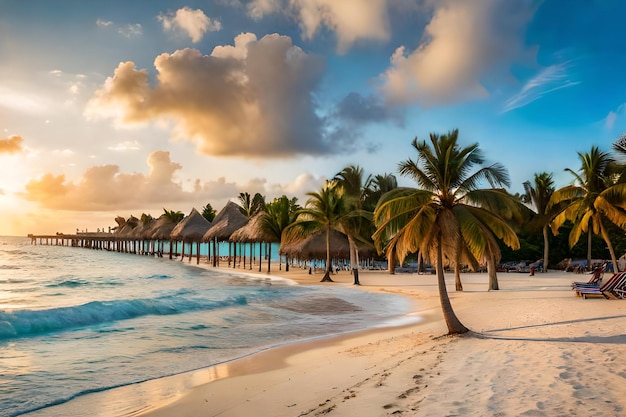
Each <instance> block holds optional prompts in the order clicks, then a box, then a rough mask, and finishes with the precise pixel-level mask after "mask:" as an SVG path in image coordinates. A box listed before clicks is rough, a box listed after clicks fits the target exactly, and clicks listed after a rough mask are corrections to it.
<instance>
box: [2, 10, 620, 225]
mask: <svg viewBox="0 0 626 417" xmlns="http://www.w3.org/2000/svg"><path fill="white" fill-rule="evenodd" d="M624 15H626V3H625V2H623V1H621V0H544V1H537V0H507V1H499V0H249V1H248V0H198V1H178V0H151V1H141V0H106V1H101V0H94V1H83V0H29V1H23V0H0V235H16V236H24V235H26V234H28V233H34V234H48V233H50V234H53V233H56V232H62V233H74V232H76V231H77V230H81V231H84V230H88V231H96V230H97V229H107V230H108V227H109V226H115V222H114V218H115V217H116V216H123V217H126V218H127V217H129V216H130V215H135V216H137V217H139V216H141V214H142V213H148V214H151V215H153V216H154V217H158V216H159V215H160V214H162V213H163V209H164V208H165V209H168V210H175V211H182V212H184V213H189V212H190V211H191V209H192V208H194V207H195V208H196V209H198V210H202V207H204V206H205V205H206V204H207V203H208V204H211V206H212V207H213V208H214V209H216V210H218V211H219V210H220V209H221V208H222V207H224V205H225V204H226V202H227V201H228V200H231V199H236V198H237V196H238V195H239V193H241V192H248V193H250V194H254V193H257V192H258V193H261V194H262V195H264V196H265V197H266V200H267V201H271V200H272V199H273V198H275V197H279V196H281V195H283V194H285V195H287V196H289V197H294V196H295V197H298V198H299V202H300V203H301V204H304V203H305V201H306V198H307V197H306V193H307V192H310V191H317V190H319V189H320V187H321V186H322V185H323V184H324V181H325V180H327V179H329V178H332V177H334V176H335V174H337V173H338V172H340V171H341V170H342V169H343V168H344V167H346V166H348V165H358V166H360V167H362V168H363V169H364V171H365V173H366V174H371V175H376V174H385V173H391V174H395V175H397V176H398V180H399V183H400V185H406V186H414V185H415V184H414V183H413V182H412V181H411V179H410V178H404V177H401V176H400V175H399V174H398V172H397V167H398V163H400V162H401V161H404V160H407V159H408V158H412V159H415V157H416V153H415V150H414V149H413V148H412V146H411V142H412V140H413V139H414V138H415V137H417V138H418V139H428V136H429V135H430V134H431V133H438V134H445V133H447V132H448V131H450V130H452V129H459V139H460V142H461V144H462V145H470V144H473V143H478V144H479V145H480V148H481V150H482V151H483V153H484V156H485V158H486V160H487V162H488V163H496V162H499V163H501V164H503V165H505V166H506V167H507V169H508V173H509V176H510V182H511V185H510V187H509V191H510V192H512V193H515V192H522V191H523V186H522V184H523V182H524V181H526V180H532V178H533V175H534V174H535V173H537V172H541V171H546V172H551V173H553V175H554V179H555V182H556V185H557V187H561V186H565V185H567V184H569V183H570V182H571V180H572V176H571V174H569V173H567V172H565V171H564V169H565V168H572V169H578V167H579V166H580V162H579V159H578V155H577V153H578V152H587V151H588V150H589V149H590V148H591V146H593V145H596V146H599V147H600V149H602V150H606V151H608V150H610V147H611V144H612V143H613V142H614V141H615V140H616V139H617V138H618V137H619V136H620V135H621V134H622V132H624V131H625V130H626V76H625V74H626V72H625V71H624V68H626V25H624V24H623V22H622V17H623V16H624Z"/></svg>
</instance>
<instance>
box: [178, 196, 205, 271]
mask: <svg viewBox="0 0 626 417" xmlns="http://www.w3.org/2000/svg"><path fill="white" fill-rule="evenodd" d="M210 228H211V222H209V221H208V220H207V219H205V218H204V217H203V216H202V214H200V213H199V212H198V210H196V209H195V208H193V209H192V210H191V213H189V216H187V217H185V218H184V219H182V220H181V221H180V223H178V224H177V225H176V226H174V229H172V233H171V234H170V239H172V240H176V241H180V242H183V248H182V254H181V260H182V259H183V258H184V257H185V243H189V261H191V254H192V250H191V244H192V243H193V242H195V243H196V244H197V245H196V246H197V249H196V259H197V263H198V264H199V263H200V241H201V240H202V237H203V236H204V234H205V233H206V232H207V231H208V230H209V229H210Z"/></svg>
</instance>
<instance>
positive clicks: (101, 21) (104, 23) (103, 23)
mask: <svg viewBox="0 0 626 417" xmlns="http://www.w3.org/2000/svg"><path fill="white" fill-rule="evenodd" d="M112 24H113V22H111V21H110V20H104V19H97V20H96V25H97V26H98V27H103V28H106V27H109V26H111V25H112Z"/></svg>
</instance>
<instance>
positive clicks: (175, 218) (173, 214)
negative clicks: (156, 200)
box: [162, 208, 185, 224]
mask: <svg viewBox="0 0 626 417" xmlns="http://www.w3.org/2000/svg"><path fill="white" fill-rule="evenodd" d="M162 216H163V217H165V218H167V219H168V220H170V221H171V222H172V223H174V224H176V223H178V222H180V221H181V220H182V219H183V218H184V217H185V213H183V212H182V211H174V210H168V209H166V208H164V209H163V214H162Z"/></svg>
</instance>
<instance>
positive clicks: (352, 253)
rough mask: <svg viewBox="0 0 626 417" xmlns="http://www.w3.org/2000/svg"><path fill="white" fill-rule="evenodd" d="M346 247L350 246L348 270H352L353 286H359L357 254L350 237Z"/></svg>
mask: <svg viewBox="0 0 626 417" xmlns="http://www.w3.org/2000/svg"><path fill="white" fill-rule="evenodd" d="M348 245H349V246H350V269H352V276H353V277H354V285H361V282H360V281H359V252H358V249H357V246H356V244H355V243H354V240H353V239H352V237H351V236H350V235H348Z"/></svg>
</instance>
